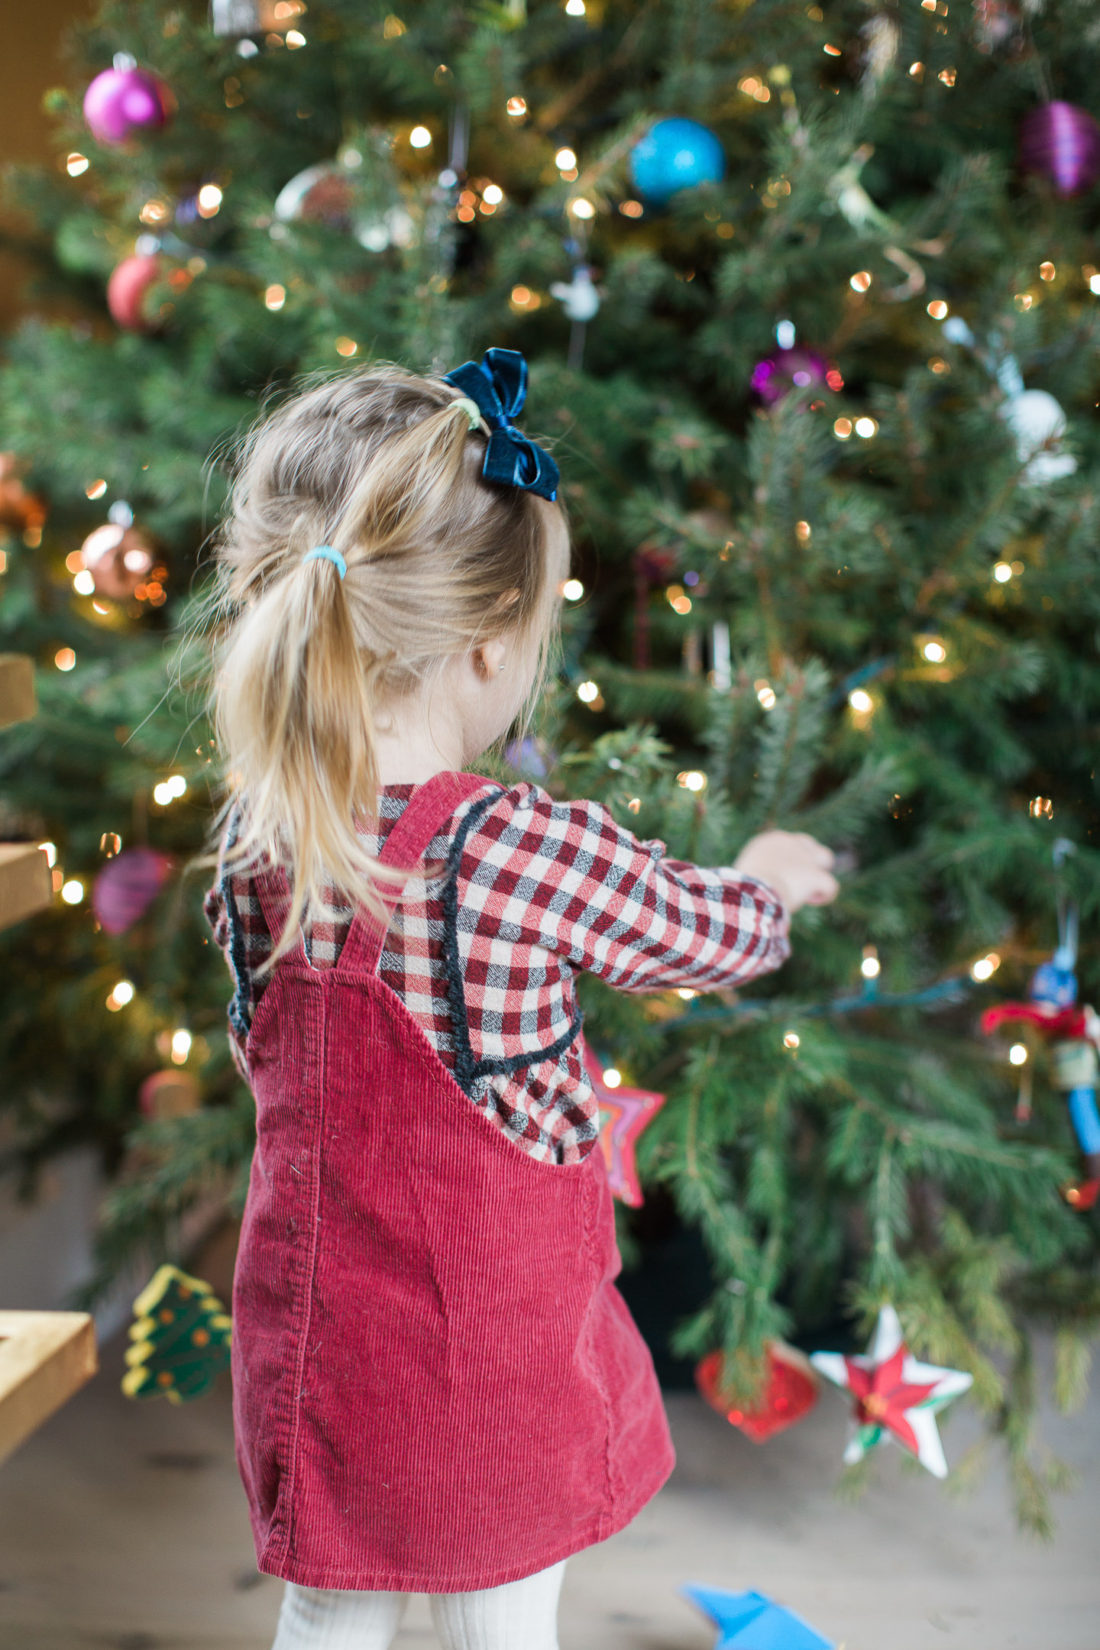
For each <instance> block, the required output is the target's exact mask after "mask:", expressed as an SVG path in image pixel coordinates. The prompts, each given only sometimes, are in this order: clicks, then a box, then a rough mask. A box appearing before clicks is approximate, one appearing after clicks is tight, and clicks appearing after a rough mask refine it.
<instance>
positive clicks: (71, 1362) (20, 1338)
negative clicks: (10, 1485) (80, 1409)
mask: <svg viewBox="0 0 1100 1650" xmlns="http://www.w3.org/2000/svg"><path fill="white" fill-rule="evenodd" d="M98 1368H99V1360H98V1357H97V1355H96V1344H95V1324H94V1321H93V1319H92V1317H91V1315H90V1314H89V1313H87V1312H4V1311H0V1461H3V1460H4V1459H5V1458H6V1457H7V1456H9V1455H10V1454H11V1452H12V1450H14V1449H17V1448H18V1446H19V1445H20V1444H21V1443H22V1442H23V1440H24V1439H25V1438H28V1437H29V1436H30V1434H31V1433H32V1432H33V1431H34V1429H35V1428H36V1427H39V1426H41V1425H42V1422H43V1421H45V1420H46V1418H47V1417H48V1416H50V1415H52V1414H53V1412H54V1410H55V1409H60V1408H61V1405H62V1404H63V1403H65V1402H66V1401H67V1400H68V1399H69V1398H71V1397H72V1395H73V1393H74V1392H78V1391H79V1390H80V1388H81V1387H82V1386H83V1385H84V1383H85V1381H89V1380H91V1378H92V1376H93V1375H94V1374H95V1372H96V1370H97V1369H98Z"/></svg>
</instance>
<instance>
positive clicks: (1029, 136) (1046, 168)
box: [1020, 103, 1100, 195]
mask: <svg viewBox="0 0 1100 1650" xmlns="http://www.w3.org/2000/svg"><path fill="white" fill-rule="evenodd" d="M1020 165H1021V166H1022V167H1023V168H1024V170H1025V171H1028V172H1040V173H1041V174H1042V175H1043V177H1045V178H1049V179H1050V181H1051V183H1053V185H1054V187H1055V189H1056V190H1057V191H1058V193H1059V194H1060V195H1077V194H1080V193H1081V191H1082V190H1084V189H1090V188H1091V187H1092V185H1093V184H1094V183H1095V182H1096V179H1097V177H1100V126H1098V125H1097V124H1096V121H1095V120H1094V119H1093V118H1092V116H1091V115H1090V114H1089V113H1088V111H1087V110H1086V109H1079V108H1078V107H1077V105H1076V104H1075V103H1042V104H1040V105H1039V107H1038V108H1037V109H1032V110H1031V111H1030V113H1028V114H1026V115H1025V116H1024V119H1023V123H1022V125H1021V127H1020Z"/></svg>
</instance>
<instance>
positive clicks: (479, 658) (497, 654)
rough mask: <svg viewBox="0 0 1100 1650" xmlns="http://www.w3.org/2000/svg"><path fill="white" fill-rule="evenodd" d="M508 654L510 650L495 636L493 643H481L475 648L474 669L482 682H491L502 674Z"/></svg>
mask: <svg viewBox="0 0 1100 1650" xmlns="http://www.w3.org/2000/svg"><path fill="white" fill-rule="evenodd" d="M507 652H508V649H507V647H506V645H505V643H504V641H503V640H502V639H501V637H499V636H494V637H493V639H492V641H491V642H480V643H479V644H478V646H477V647H475V648H474V668H475V669H476V670H477V673H478V675H479V677H480V678H481V679H482V681H485V682H491V681H492V679H493V677H494V676H497V675H499V674H500V668H501V666H502V665H503V664H504V663H505V660H506V655H507Z"/></svg>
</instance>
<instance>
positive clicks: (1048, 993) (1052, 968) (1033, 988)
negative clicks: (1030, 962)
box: [1027, 958, 1077, 1008]
mask: <svg viewBox="0 0 1100 1650" xmlns="http://www.w3.org/2000/svg"><path fill="white" fill-rule="evenodd" d="M1027 994H1028V996H1029V997H1030V998H1031V1000H1032V1002H1033V1003H1050V1004H1051V1005H1052V1006H1053V1007H1054V1008H1069V1007H1070V1006H1071V1005H1072V1004H1073V1003H1075V1002H1076V1001H1077V977H1076V975H1075V974H1074V972H1073V969H1072V968H1065V967H1062V966H1060V965H1059V963H1058V961H1057V960H1056V959H1055V958H1051V960H1050V962H1044V963H1040V964H1039V966H1038V968H1037V969H1036V970H1035V973H1034V974H1033V975H1032V979H1031V984H1030V985H1029V986H1028V991H1027Z"/></svg>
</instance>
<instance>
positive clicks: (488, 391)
mask: <svg viewBox="0 0 1100 1650" xmlns="http://www.w3.org/2000/svg"><path fill="white" fill-rule="evenodd" d="M443 378H444V382H445V383H448V384H453V385H454V386H455V388H456V389H460V390H461V391H462V393H463V395H468V396H469V397H470V399H471V401H475V402H476V403H477V405H478V406H479V407H480V409H481V413H482V416H483V417H484V419H485V421H486V423H487V424H488V425H489V429H490V432H491V433H490V436H489V446H488V450H487V451H486V454H485V463H484V464H483V465H482V467H481V473H482V475H483V476H484V477H485V479H486V481H497V482H501V483H503V484H504V485H505V486H508V487H522V488H524V489H525V490H526V491H527V492H529V493H538V495H539V497H540V498H548V499H551V500H553V499H555V498H557V496H558V479H559V471H558V467H557V465H556V464H555V463H554V460H553V459H552V458H551V457H550V454H549V453H548V452H547V451H546V449H545V447H540V446H539V444H538V442H537V441H531V440H530V439H529V438H528V437H527V436H525V435H522V434H521V433H520V431H519V430H517V429H516V427H515V425H514V424H513V423H512V419H513V418H514V416H515V415H516V413H518V412H519V411H520V409H521V408H522V406H523V403H524V401H525V400H526V399H527V362H526V360H525V359H524V357H523V356H522V355H521V354H520V352H519V350H518V349H487V350H486V351H485V354H484V356H483V358H482V361H481V365H480V366H478V364H477V362H476V361H464V362H463V363H462V365H461V366H460V367H455V369H454V371H453V372H445V373H444V374H443Z"/></svg>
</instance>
